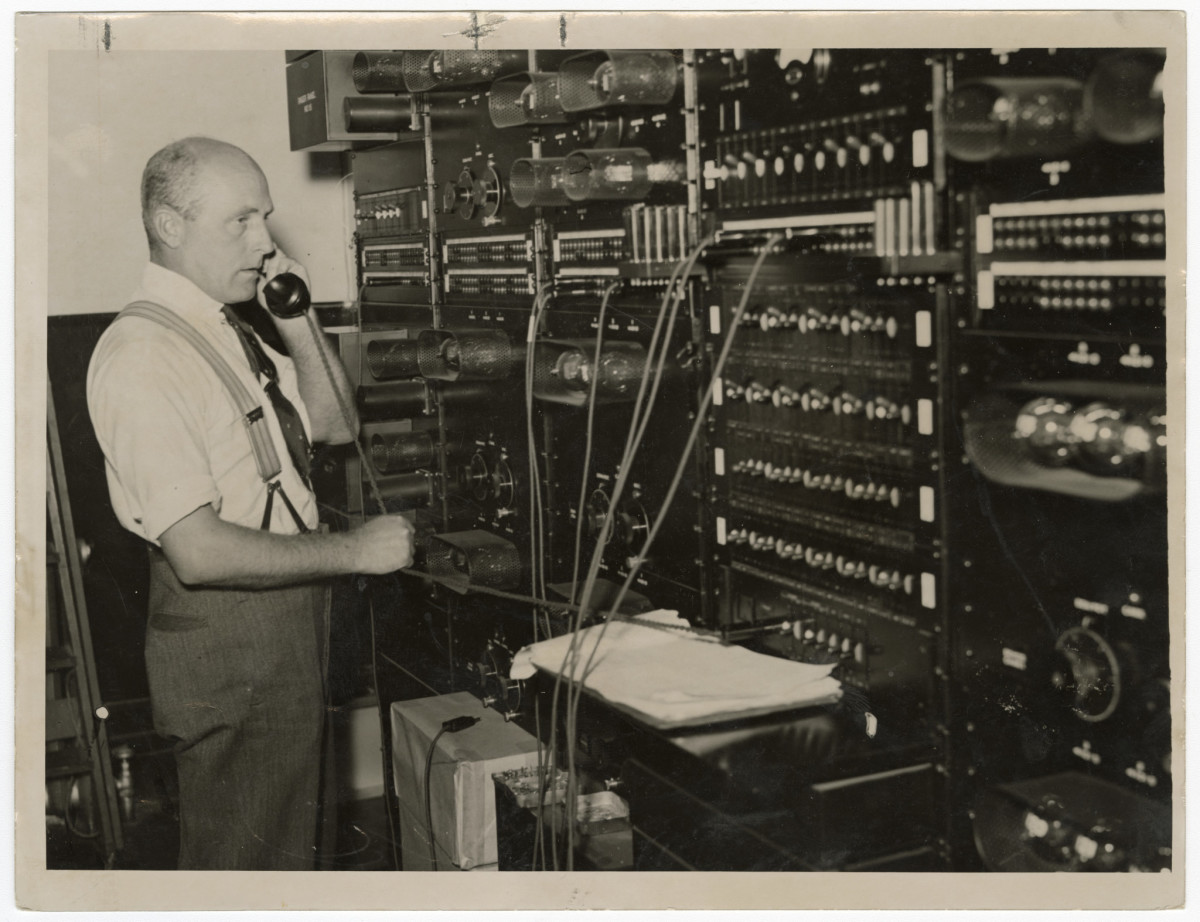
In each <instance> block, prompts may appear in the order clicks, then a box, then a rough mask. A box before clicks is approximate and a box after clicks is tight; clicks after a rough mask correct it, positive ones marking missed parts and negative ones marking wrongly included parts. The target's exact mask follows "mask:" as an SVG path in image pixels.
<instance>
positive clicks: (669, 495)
mask: <svg viewBox="0 0 1200 922" xmlns="http://www.w3.org/2000/svg"><path fill="white" fill-rule="evenodd" d="M782 239H783V237H782V235H779V234H776V235H773V236H772V237H771V238H770V239H769V240H768V241H767V243H766V244H765V245H764V246H763V248H762V250H761V252H760V253H759V255H758V258H757V259H756V260H755V262H754V265H753V267H752V268H751V270H750V274H749V276H748V277H747V279H746V283H745V286H744V290H743V292H742V297H741V300H740V301H739V302H738V306H737V308H736V310H735V311H734V313H733V316H732V318H731V319H730V322H729V332H728V333H727V334H726V337H725V342H724V344H723V345H722V347H721V352H720V354H719V356H718V358H717V361H716V363H715V364H714V366H713V372H712V378H711V380H710V382H709V386H708V387H707V388H706V389H705V391H704V395H703V397H702V398H701V400H700V406H699V407H698V409H697V412H696V420H695V422H694V423H693V425H692V429H691V431H690V432H689V433H688V438H687V441H686V442H685V444H684V448H683V451H682V452H680V458H679V463H678V465H677V466H676V469H675V473H674V475H673V476H672V479H671V483H670V486H669V487H668V488H667V492H666V494H665V495H664V497H663V501H662V503H661V505H660V507H659V511H658V514H657V516H656V517H655V520H654V523H653V524H652V525H651V527H650V530H649V531H648V532H647V534H646V541H645V544H644V545H643V548H642V553H641V554H640V555H639V556H638V558H636V559H635V561H634V563H633V565H632V566H631V567H630V569H629V574H628V576H626V578H625V582H624V584H623V585H622V586H621V588H620V590H619V591H618V593H617V597H616V599H615V600H614V602H613V605H612V608H611V610H610V611H609V612H608V613H607V617H606V619H605V621H604V624H603V626H602V627H601V629H600V631H599V632H598V634H597V637H596V643H595V645H594V646H593V647H592V652H591V654H590V656H589V657H588V659H587V661H586V662H585V663H584V670H583V674H582V675H581V676H580V678H579V681H578V687H579V688H582V685H583V682H584V681H585V680H586V678H587V675H588V673H589V671H590V669H591V668H592V662H593V660H594V658H595V655H596V651H597V650H598V649H599V646H600V641H601V640H602V639H603V635H604V631H605V629H606V628H607V626H608V623H609V621H610V620H611V616H612V615H614V614H615V613H616V612H617V611H619V609H620V604H621V602H622V601H623V599H624V597H625V593H626V592H627V591H628V590H629V587H630V586H631V585H632V584H633V580H634V579H635V578H636V577H637V573H638V571H639V570H640V569H641V565H642V563H643V562H644V560H645V552H646V551H647V550H648V549H649V548H650V545H651V544H652V543H653V542H654V539H655V538H656V537H657V536H658V531H659V528H660V527H661V526H662V523H663V521H664V520H665V519H666V515H667V512H668V511H669V509H670V506H671V503H672V501H673V500H674V498H675V493H676V492H677V491H678V489H679V484H680V483H681V482H682V480H683V472H684V470H685V469H686V467H687V463H688V461H689V460H690V457H691V453H692V449H693V448H694V446H695V444H696V439H697V437H698V436H699V434H700V429H701V427H702V426H703V425H704V420H705V417H706V415H707V413H708V407H709V405H710V403H711V401H712V394H713V390H714V388H715V387H716V386H717V383H718V381H719V380H720V378H721V374H722V372H723V371H724V368H725V364H726V362H727V361H728V359H729V353H730V351H731V350H732V348H733V340H734V337H735V336H736V335H737V331H738V329H739V327H740V325H741V319H742V315H743V314H744V313H745V310H746V305H747V304H748V303H749V300H750V294H751V292H752V291H753V290H754V283H755V281H756V280H757V278H758V274H759V272H760V271H761V269H762V264H763V262H764V261H765V260H766V258H767V256H769V255H770V254H771V253H772V251H773V250H774V248H775V245H776V244H777V243H779V241H781V240H782ZM576 701H578V696H577V697H576Z"/></svg>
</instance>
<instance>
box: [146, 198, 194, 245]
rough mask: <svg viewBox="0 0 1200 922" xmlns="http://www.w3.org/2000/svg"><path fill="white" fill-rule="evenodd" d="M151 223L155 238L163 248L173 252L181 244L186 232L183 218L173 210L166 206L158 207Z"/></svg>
mask: <svg viewBox="0 0 1200 922" xmlns="http://www.w3.org/2000/svg"><path fill="white" fill-rule="evenodd" d="M151 223H152V224H153V226H154V233H155V236H157V237H158V240H159V242H160V243H161V244H162V245H163V246H165V247H168V248H170V249H172V250H174V249H176V248H177V247H178V246H179V245H180V244H181V243H183V238H184V235H185V234H186V232H187V231H186V229H185V227H184V224H185V218H184V217H183V215H181V214H180V213H179V212H178V211H176V210H175V209H174V208H171V207H169V206H167V205H162V206H160V207H159V208H157V209H156V210H155V212H154V217H153V219H152V221H151Z"/></svg>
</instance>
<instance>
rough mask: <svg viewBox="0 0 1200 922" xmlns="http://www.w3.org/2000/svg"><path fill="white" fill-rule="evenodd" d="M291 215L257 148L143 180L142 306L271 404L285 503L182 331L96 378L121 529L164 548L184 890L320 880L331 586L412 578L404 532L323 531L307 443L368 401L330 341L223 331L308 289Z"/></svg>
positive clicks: (156, 695) (203, 151) (164, 689)
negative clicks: (277, 197)
mask: <svg viewBox="0 0 1200 922" xmlns="http://www.w3.org/2000/svg"><path fill="white" fill-rule="evenodd" d="M272 208H273V205H272V202H271V197H270V192H269V190H268V188H267V181H266V178H265V177H264V176H263V173H262V171H261V170H260V169H259V167H258V165H257V164H256V163H255V162H254V161H253V160H252V159H251V158H250V157H249V156H248V155H247V154H246V153H245V152H243V151H242V150H240V149H239V148H236V147H234V146H232V145H229V144H225V143H223V142H220V141H215V140H211V139H207V138H187V139H185V140H182V141H178V142H175V143H173V144H170V145H168V146H167V147H165V148H163V149H162V150H160V151H159V152H158V153H156V154H155V155H154V156H153V157H151V158H150V160H149V162H148V163H147V165H146V169H145V172H144V173H143V177H142V220H143V223H144V224H145V228H146V234H147V237H148V239H149V243H150V262H149V264H148V265H147V266H146V268H145V271H144V275H143V280H142V286H141V289H140V290H139V292H138V294H137V296H136V298H135V300H136V301H139V302H152V303H153V304H157V305H161V306H162V307H164V308H166V309H167V310H168V311H169V312H171V313H172V314H174V315H175V316H176V317H178V318H180V319H182V320H184V321H186V322H187V323H188V324H190V325H191V326H192V327H193V328H194V329H195V330H196V331H197V332H198V333H199V335H200V337H201V338H202V339H203V340H204V341H205V342H207V343H208V344H209V345H210V346H211V347H213V348H214V349H215V350H216V352H217V353H218V354H219V355H220V356H221V357H222V358H224V360H225V361H226V363H227V364H228V366H229V367H230V368H231V369H232V370H233V371H234V372H235V374H236V377H237V379H238V380H239V381H240V382H241V383H242V384H243V385H244V386H245V388H246V389H247V390H248V391H249V394H250V395H251V397H253V399H254V400H255V401H256V402H257V401H261V415H262V416H263V420H262V421H261V422H260V423H259V424H258V425H263V424H265V425H266V426H267V431H268V432H269V435H270V442H271V444H272V445H273V446H274V449H275V453H276V454H277V455H278V475H277V476H276V477H275V480H274V483H273V484H272V485H268V483H266V482H264V479H263V477H262V476H260V474H261V469H260V466H259V465H258V462H257V459H258V455H257V454H256V452H255V451H252V447H251V441H250V438H249V437H248V431H249V428H250V427H248V426H247V425H246V422H245V419H244V417H243V415H242V414H241V413H240V412H239V410H238V409H237V406H236V405H235V403H234V399H233V397H232V395H231V391H230V389H229V387H227V383H228V382H226V381H225V380H223V378H222V377H221V376H220V375H219V374H218V372H217V371H216V370H215V368H214V366H213V365H212V364H210V362H209V361H208V360H206V359H205V357H204V356H203V355H202V354H201V352H200V351H199V349H198V348H197V347H196V346H195V345H194V344H193V343H191V342H189V340H188V339H187V338H186V337H185V336H183V335H181V334H180V332H179V331H178V330H173V329H170V328H168V327H166V326H162V325H160V323H159V322H156V321H154V320H150V319H147V318H145V317H142V316H129V315H126V316H123V317H121V318H119V319H118V320H117V321H115V322H114V323H113V324H112V325H111V326H110V327H109V329H108V330H107V331H106V332H105V334H104V335H103V336H102V337H101V339H100V342H99V343H98V345H97V347H96V351H95V353H94V354H93V356H92V361H91V364H90V367H89V369H88V382H87V393H88V408H89V411H90V413H91V416H92V421H93V423H94V425H95V429H96V434H97V437H98V438H99V441H100V445H101V447H102V449H103V450H104V456H105V461H106V470H107V476H108V483H109V492H110V495H111V498H112V503H113V507H114V509H115V511H116V513H117V516H118V518H119V519H120V521H121V523H122V524H123V525H124V526H125V527H126V528H128V529H130V530H131V531H133V532H134V533H135V534H138V535H140V536H141V537H143V538H145V539H146V541H147V542H148V543H149V545H150V555H151V577H150V583H151V584H150V594H149V621H148V625H147V632H146V667H147V674H148V677H149V682H150V695H151V701H152V705H153V710H154V721H155V728H156V730H157V731H158V732H159V733H160V734H161V735H163V736H164V737H167V738H170V739H174V740H175V741H176V744H175V757H176V762H177V765H178V768H179V789H180V791H179V793H180V823H181V843H180V857H179V866H180V868H181V869H205V868H213V869H215V868H222V869H256V870H261V869H299V870H303V869H308V868H311V867H312V866H313V859H314V854H315V844H316V833H317V829H316V815H317V813H316V808H317V788H318V778H319V770H320V752H321V734H322V728H323V726H324V696H323V690H322V683H323V675H322V670H323V665H322V662H321V659H322V646H323V643H324V639H323V632H324V629H325V625H326V609H325V606H326V605H327V587H326V586H325V585H323V584H322V582H321V580H323V579H325V578H328V577H332V576H335V575H339V574H346V573H388V572H392V571H394V570H397V569H400V568H403V567H406V566H408V565H409V564H410V563H411V562H412V529H411V526H410V525H409V523H408V522H407V521H405V520H404V519H403V518H402V517H400V516H381V517H379V518H376V519H373V520H371V521H369V522H368V523H367V524H366V525H365V526H364V527H363V528H361V529H358V530H355V531H352V532H348V533H337V534H330V533H321V532H319V531H317V530H316V526H317V524H318V523H317V507H316V500H315V498H314V496H313V494H312V491H311V490H310V489H309V487H308V484H307V479H306V476H305V474H306V470H304V468H306V467H307V458H306V457H304V453H305V451H306V450H307V442H304V440H303V436H301V434H300V433H299V431H298V430H299V428H300V427H301V426H302V427H303V429H304V435H307V436H308V437H309V438H311V440H313V441H324V442H331V443H340V442H347V441H350V440H352V439H354V438H355V436H356V435H357V428H358V421H357V419H345V418H344V417H343V414H342V411H341V408H340V406H339V400H338V395H337V394H336V393H335V391H334V388H335V387H336V388H338V389H340V390H341V392H342V395H343V401H342V402H344V403H346V404H347V405H348V406H349V405H351V404H350V402H349V400H348V399H347V397H346V395H348V393H349V386H348V384H347V381H346V378H345V372H344V370H343V369H342V368H341V366H340V364H339V363H338V361H337V359H336V357H335V356H334V355H333V353H332V350H330V348H329V346H328V344H327V343H326V342H325V341H324V338H323V337H314V336H312V334H311V331H310V330H309V328H308V322H307V319H306V318H305V317H304V316H300V317H296V318H292V319H281V318H278V317H274V315H272V320H273V322H274V324H275V327H276V329H277V330H278V331H279V335H280V337H281V339H282V340H283V342H284V344H285V345H286V347H287V350H288V353H289V356H290V357H289V356H284V355H281V354H280V353H278V352H276V351H274V350H272V349H271V348H270V347H269V346H266V345H265V344H263V343H261V341H259V340H257V339H256V338H255V336H254V333H253V331H252V330H249V329H248V328H245V329H243V328H241V327H240V326H239V325H238V322H237V320H236V317H235V316H233V315H229V314H228V312H227V311H225V310H224V306H225V305H231V304H236V303H241V302H245V301H248V300H251V299H253V298H255V297H256V295H257V297H258V299H259V300H260V303H262V299H263V293H262V291H263V286H264V285H265V284H266V282H267V281H269V280H270V279H272V278H274V277H275V276H276V275H278V274H281V273H285V272H290V273H294V274H296V275H299V276H300V277H301V278H305V273H304V269H303V268H302V267H301V266H300V265H299V264H298V263H296V262H294V261H293V260H291V259H289V258H288V257H287V256H285V255H284V254H283V253H282V252H281V251H280V250H279V249H278V248H277V247H276V246H275V244H274V242H273V241H272V238H271V234H270V232H269V230H268V229H267V219H268V217H269V216H270V214H271V211H272ZM322 352H324V354H325V360H323V359H322V355H321V353H322ZM259 356H261V357H262V358H259ZM327 363H328V367H329V368H330V369H332V374H331V373H330V372H329V371H327V369H326V364H327ZM273 382H277V383H273ZM272 387H274V388H276V389H277V393H271V388H272ZM279 396H282V397H283V398H285V400H286V402H285V403H284V404H280V403H279V401H278V399H277V398H278V397H279ZM256 412H257V411H256ZM350 412H351V414H353V411H350ZM252 415H253V414H252ZM260 431H261V430H260ZM298 441H299V442H301V443H303V449H304V450H300V449H299V448H298V447H297V443H298ZM276 493H277V494H278V495H277V496H276ZM269 494H270V495H269ZM268 504H269V505H268ZM267 510H269V512H268V511H267ZM264 513H266V516H265V518H266V521H265V522H264Z"/></svg>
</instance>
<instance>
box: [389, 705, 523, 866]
mask: <svg viewBox="0 0 1200 922" xmlns="http://www.w3.org/2000/svg"><path fill="white" fill-rule="evenodd" d="M464 715H469V716H472V717H479V718H480V722H479V723H477V724H476V725H475V726H473V727H469V728H467V729H466V730H462V731H460V732H458V733H444V734H442V736H441V738H440V739H439V740H438V743H437V747H436V749H435V750H434V756H433V767H432V771H431V775H430V784H429V788H430V796H431V809H432V813H433V833H434V841H435V843H436V845H437V847H438V853H439V857H438V868H439V870H441V869H444V870H451V867H446V866H445V865H446V862H445V861H444V860H443V858H442V855H445V856H446V857H447V858H448V859H449V863H450V865H451V866H452V867H456V868H460V869H462V870H464V871H465V870H470V869H471V868H475V867H479V866H481V865H490V864H495V863H496V862H497V861H498V851H497V846H496V798H495V789H494V786H493V784H492V774H493V773H495V772H502V771H507V770H508V769H511V768H523V767H525V766H528V765H537V747H538V743H537V740H536V739H534V738H533V737H532V736H530V735H529V734H528V733H526V732H525V731H524V730H522V729H521V728H520V727H518V726H516V725H515V724H511V723H506V722H505V720H504V718H503V717H502V716H500V714H499V713H497V712H496V711H494V710H491V709H490V708H485V707H484V706H483V705H482V704H481V703H480V702H479V699H477V698H476V697H474V696H473V695H471V694H469V693H467V692H456V693H454V694H452V695H440V696H438V697H436V698H418V699H416V700H413V701H397V702H395V703H394V704H393V705H392V764H393V774H394V775H395V784H396V797H397V799H398V800H399V802H400V818H401V822H402V824H404V825H405V830H404V831H405V833H406V834H405V835H404V836H403V839H405V840H411V839H412V838H414V837H413V836H411V835H408V834H407V833H408V832H409V831H410V829H412V828H413V827H415V828H416V830H417V832H418V836H417V837H416V838H417V840H418V841H417V843H416V844H417V847H416V848H409V847H407V846H408V844H409V843H408V842H402V849H403V852H404V855H405V859H404V864H405V867H404V869H405V870H410V868H409V858H408V856H410V855H411V856H412V863H413V864H414V867H413V869H417V868H416V865H417V864H418V863H421V862H423V863H424V867H425V868H426V869H427V868H428V867H429V859H428V854H429V846H428V837H427V835H426V834H425V787H424V776H425V757H426V755H427V754H428V752H429V744H430V742H431V741H432V740H433V738H434V737H435V736H436V735H437V733H438V731H439V730H440V729H441V726H442V723H443V722H444V721H447V720H451V719H452V718H455V717H461V716H464Z"/></svg>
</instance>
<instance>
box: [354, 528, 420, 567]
mask: <svg viewBox="0 0 1200 922" xmlns="http://www.w3.org/2000/svg"><path fill="white" fill-rule="evenodd" d="M350 534H351V535H353V536H354V538H355V539H356V541H357V550H358V557H357V566H356V567H355V568H354V569H355V572H357V573H393V572H395V571H396V570H403V569H405V568H406V567H410V566H412V562H413V535H414V532H413V527H412V525H410V524H409V521H408V519H406V518H404V516H402V515H381V516H378V517H377V518H373V519H369V520H368V521H367V523H366V524H365V525H364V526H363V527H362V528H359V529H357V530H355V531H352V532H350Z"/></svg>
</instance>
